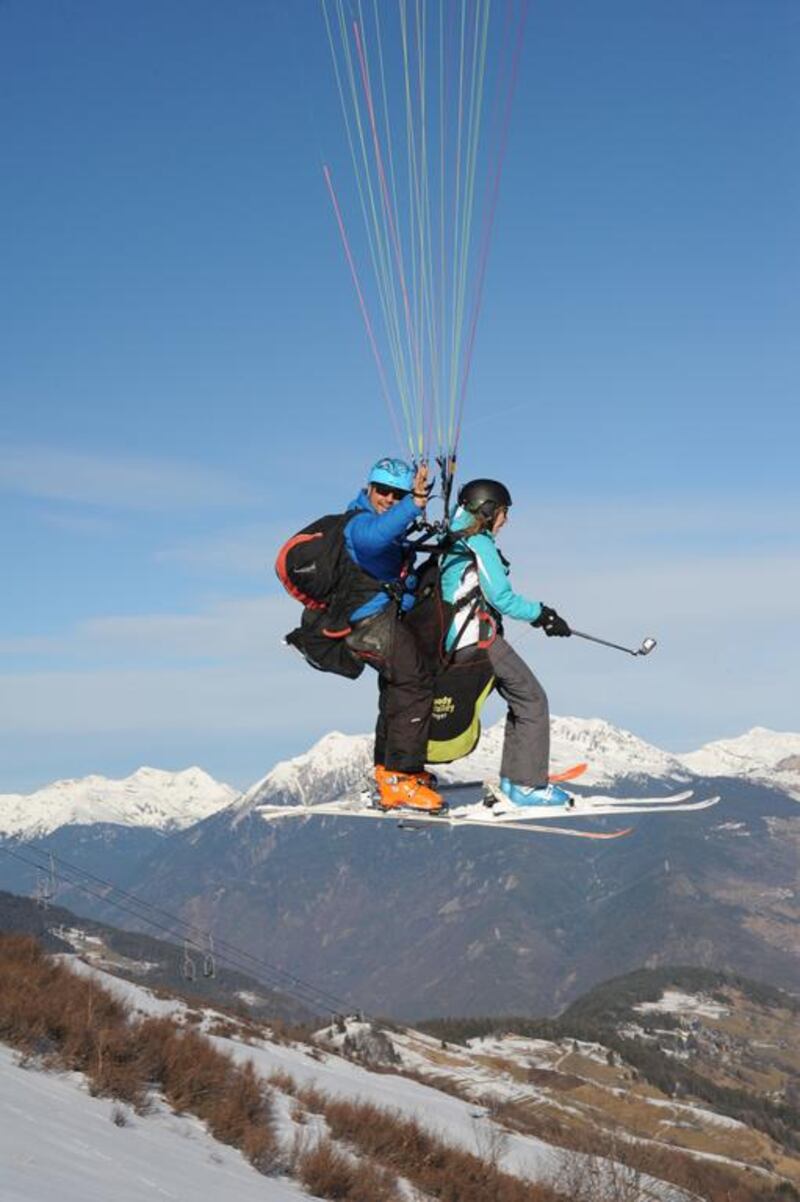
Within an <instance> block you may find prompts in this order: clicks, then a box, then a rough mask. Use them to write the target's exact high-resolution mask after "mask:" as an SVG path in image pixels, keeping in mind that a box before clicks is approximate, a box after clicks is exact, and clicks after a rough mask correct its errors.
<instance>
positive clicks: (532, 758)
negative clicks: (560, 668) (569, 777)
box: [488, 635, 550, 786]
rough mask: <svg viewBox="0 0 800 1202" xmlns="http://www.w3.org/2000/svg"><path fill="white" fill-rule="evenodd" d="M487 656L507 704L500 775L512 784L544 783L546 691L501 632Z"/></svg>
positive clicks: (547, 752)
mask: <svg viewBox="0 0 800 1202" xmlns="http://www.w3.org/2000/svg"><path fill="white" fill-rule="evenodd" d="M488 656H489V660H490V662H491V665H492V668H493V670H494V674H495V680H496V682H497V691H498V693H499V694H500V696H501V697H502V698H503V700H504V701H505V702H506V703H507V704H508V714H507V716H506V730H505V739H504V740H503V758H502V760H501V763H500V775H501V776H506V777H508V779H509V780H510V781H511V782H512V783H513V784H515V785H525V786H536V785H542V784H545V783H546V781H547V774H548V771H549V766H550V709H549V706H548V704H547V694H546V693H545V691H544V689H543V688H542V686H541V685H540V684H539V681H538V680H537V679H536V677H535V676H534V674H533V672H531V670H530V668H529V667H528V665H527V664H526V663H525V661H524V659H522V658H521V656H519V655H517V653H516V651H515V650H514V648H513V647H512V646H511V645H510V644H509V643H507V642H506V640H505V639H504V638H503V636H502V635H498V636H497V637H496V639H495V640H494V642H493V643H492V644H491V646H490V647H489V648H488Z"/></svg>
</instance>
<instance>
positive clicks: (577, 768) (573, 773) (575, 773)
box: [547, 763, 589, 784]
mask: <svg viewBox="0 0 800 1202" xmlns="http://www.w3.org/2000/svg"><path fill="white" fill-rule="evenodd" d="M588 767H589V765H588V764H587V763H580V764H573V765H572V766H571V767H570V768H565V769H564V771H563V772H554V773H552V774H551V775H550V776H549V777H548V778H547V779H548V780H549V781H551V782H552V783H553V784H558V783H559V781H564V780H575V779H576V778H577V777H579V776H583V774H584V772H585V771H586V769H587V768H588Z"/></svg>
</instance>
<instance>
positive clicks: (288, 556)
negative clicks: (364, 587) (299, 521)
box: [275, 513, 353, 610]
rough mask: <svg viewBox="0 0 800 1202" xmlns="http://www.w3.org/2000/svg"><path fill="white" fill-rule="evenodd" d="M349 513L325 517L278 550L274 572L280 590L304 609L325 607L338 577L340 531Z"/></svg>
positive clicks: (333, 591) (339, 571) (341, 553)
mask: <svg viewBox="0 0 800 1202" xmlns="http://www.w3.org/2000/svg"><path fill="white" fill-rule="evenodd" d="M352 516H353V514H351V513H336V514H328V515H327V517H323V518H318V519H317V520H316V522H312V523H311V525H310V526H305V527H304V528H303V529H302V530H300V531H299V532H298V533H297V534H293V535H292V537H291V538H290V539H287V540H286V542H285V543H284V544H283V546H282V547H281V549H280V551H279V552H278V557H277V559H276V560H275V571H276V572H277V574H278V579H279V580H280V582H281V584H282V585H283V587H284V588H285V589H286V591H287V593H289V594H291V596H292V597H294V598H295V600H296V601H299V602H300V604H301V605H302V606H304V607H305V608H306V609H314V610H325V609H327V608H328V607H329V605H330V603H331V601H332V599H333V596H334V593H335V591H336V588H337V585H338V583H339V577H340V576H341V567H342V556H343V555H344V554H345V546H344V528H345V526H346V525H347V523H348V522H349V520H350V518H351V517H352Z"/></svg>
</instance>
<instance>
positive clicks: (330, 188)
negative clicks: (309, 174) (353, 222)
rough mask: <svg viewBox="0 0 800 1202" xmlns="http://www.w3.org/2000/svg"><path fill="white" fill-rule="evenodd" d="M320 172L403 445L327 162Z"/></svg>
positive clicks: (384, 390)
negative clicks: (326, 186)
mask: <svg viewBox="0 0 800 1202" xmlns="http://www.w3.org/2000/svg"><path fill="white" fill-rule="evenodd" d="M322 173H323V175H324V176H325V183H326V184H327V185H328V192H329V193H330V198H331V203H332V205H333V211H334V213H335V215H336V222H337V225H338V226H339V233H340V235H341V239H342V245H343V246H344V253H345V255H346V257H347V264H348V266H349V268H350V275H351V276H352V278H353V284H354V285H355V290H356V295H357V296H358V303H359V306H360V308H361V316H362V317H363V318H364V325H365V326H366V328H367V337H368V338H369V344H370V346H371V347H372V354H373V356H374V357H375V364H376V366H377V368H378V375H379V376H380V380H381V388H382V389H383V395H384V397H385V398H386V404H387V405H388V407H389V413H390V415H391V418H392V424H393V425H394V428H395V433H396V434H397V437H398V440H399V442H400V445H401V446H402V445H403V437H402V435H401V433H400V425H399V423H398V421H397V414H396V413H395V409H394V405H393V404H392V397H391V393H390V392H389V385H388V384H387V382H386V372H385V370H384V366H383V360H382V359H381V353H380V351H379V349H378V344H377V342H376V341H375V333H374V331H373V328H372V322H371V321H370V317H369V313H368V311H367V305H366V301H365V300H364V293H363V292H362V290H361V282H360V281H359V278H358V272H357V270H356V265H355V262H354V261H353V255H352V252H351V250H350V243H349V242H348V239H347V231H346V230H345V227H344V221H343V220H342V213H341V209H340V208H339V202H338V200H337V199H336V192H335V190H334V187H333V180H332V179H331V173H330V170H329V169H328V166H327V164H324V165H323V168H322Z"/></svg>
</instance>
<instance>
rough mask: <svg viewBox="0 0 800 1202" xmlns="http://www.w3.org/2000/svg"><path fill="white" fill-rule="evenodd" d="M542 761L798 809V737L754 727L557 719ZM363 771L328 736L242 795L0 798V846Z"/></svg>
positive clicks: (203, 779) (112, 789)
mask: <svg viewBox="0 0 800 1202" xmlns="http://www.w3.org/2000/svg"><path fill="white" fill-rule="evenodd" d="M502 744H503V723H502V721H501V722H498V723H496V724H495V725H494V726H491V727H488V728H487V729H486V730H485V731H484V734H483V737H482V739H481V742H480V745H479V747H478V748H477V750H476V751H475V752H473V754H472V755H471V756H468V757H467V758H466V759H463V760H459V761H458V762H457V763H455V764H449V765H446V766H444V767H443V768H442V769H441V771H440V776H441V777H442V779H443V780H446V781H459V780H462V781H467V780H479V779H486V778H489V777H496V776H497V775H498V772H499V764H500V753H501V749H502ZM551 759H552V763H553V766H554V768H555V769H557V768H559V767H566V766H568V765H569V764H574V763H576V762H577V761H580V760H586V761H588V763H589V770H588V771H587V772H586V774H585V775H584V776H583V777H582V778H581V784H582V785H588V786H592V787H596V788H598V789H607V788H615V787H618V786H619V785H621V784H622V783H623V782H627V781H630V782H631V783H632V784H635V783H636V782H637V781H639V780H649V781H654V780H655V781H663V782H664V785H665V789H667V790H668V789H671V788H673V787H681V786H684V785H685V784H686V783H689V784H691V781H692V778H693V777H704V778H708V777H728V778H734V779H737V780H750V781H753V782H754V783H758V784H763V785H767V786H769V787H772V788H777V789H780V790H781V791H783V792H785V793H788V794H789V795H790V796H792V797H794V798H796V799H797V800H800V734H796V733H792V732H784V733H781V732H777V731H772V730H767V729H765V728H764V727H759V726H757V727H754V728H753V729H752V730H750V731H747V732H746V733H745V734H743V735H740V736H739V737H738V738H733V739H720V740H718V741H716V742H713V743H707V744H706V745H705V746H704V747H700V748H699V749H698V750H697V751H691V752H688V753H686V754H681V755H675V754H672V753H670V752H667V751H662V750H661V749H660V748H659V747H655V746H653V745H652V744H650V743H647V742H645V741H644V740H643V739H640V738H638V737H637V736H636V735H634V734H632V733H631V732H630V731H627V730H622V729H621V728H619V727H616V726H612V725H611V723H610V722H605V721H603V720H602V719H600V718H557V717H556V718H553V720H552V748H551ZM371 762H372V739H371V736H369V735H345V734H341V733H339V732H338V731H332V732H331V733H330V734H327V735H325V736H324V737H323V738H321V739H320V740H319V741H318V742H317V743H315V744H314V746H313V747H311V748H310V749H309V750H308V751H307V752H304V753H303V754H302V755H299V756H295V757H294V758H293V759H290V760H284V761H282V762H280V763H278V764H277V765H276V766H275V767H274V768H272V769H271V771H270V772H268V773H267V775H266V776H264V777H263V778H262V779H261V780H259V781H257V782H256V783H255V784H254V785H253V786H251V788H249V789H248V790H247V791H246V792H245V793H243V794H239V793H238V792H237V791H236V790H235V789H234V788H232V787H231V786H230V785H227V784H224V783H222V782H220V781H216V780H214V779H213V778H212V777H211V776H209V775H208V774H207V773H206V772H204V771H202V769H200V768H187V769H185V770H184V771H182V772H164V771H161V770H159V769H157V768H139V769H138V771H136V772H134V773H133V774H132V775H131V776H128V777H125V778H124V779H123V780H110V779H108V778H106V777H104V776H87V777H84V778H83V779H80V780H59V781H56V782H55V783H53V784H51V785H47V786H45V787H44V788H42V789H38V790H37V791H36V792H35V793H30V794H27V795H25V794H20V793H6V794H0V838H16V839H26V840H27V839H34V838H40V837H42V836H45V835H49V834H51V833H52V832H53V831H55V830H58V829H60V828H62V827H65V826H91V825H93V824H95V823H111V824H114V825H117V826H124V827H131V828H141V829H147V830H151V831H160V832H165V833H166V832H171V831H176V830H184V829H186V828H187V827H190V826H193V825H194V824H195V823H196V822H200V821H201V820H202V819H204V818H208V817H209V816H210V815H212V814H215V813H217V812H218V811H220V810H223V809H225V808H227V807H229V806H231V807H234V810H235V811H237V812H238V814H239V815H243V814H245V813H248V812H249V811H250V810H251V809H252V807H253V806H254V805H256V804H262V803H263V802H264V801H265V800H267V799H269V800H270V801H271V802H272V803H275V802H279V803H280V802H285V803H287V804H288V803H295V804H296V803H297V802H301V803H304V804H310V803H312V802H314V801H318V802H319V801H328V800H332V799H333V798H335V797H337V796H338V795H340V794H341V793H343V792H345V791H346V790H347V789H350V788H353V787H354V786H357V785H358V784H360V782H361V781H362V780H363V778H364V775H365V774H366V773H367V772H368V770H369V767H370V765H371Z"/></svg>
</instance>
